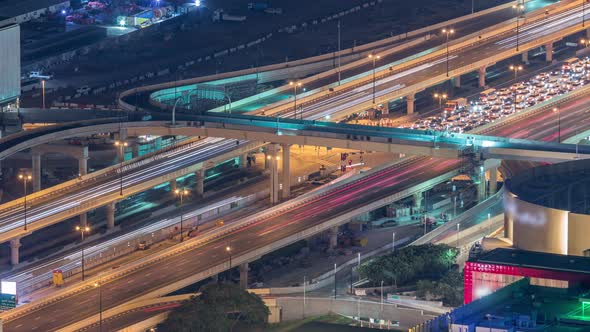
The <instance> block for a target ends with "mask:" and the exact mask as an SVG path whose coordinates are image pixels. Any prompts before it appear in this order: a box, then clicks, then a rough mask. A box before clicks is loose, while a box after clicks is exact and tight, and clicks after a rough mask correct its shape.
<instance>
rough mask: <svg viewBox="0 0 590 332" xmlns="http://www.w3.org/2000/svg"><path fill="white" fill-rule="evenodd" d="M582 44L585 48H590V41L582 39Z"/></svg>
mask: <svg viewBox="0 0 590 332" xmlns="http://www.w3.org/2000/svg"><path fill="white" fill-rule="evenodd" d="M580 44H582V45H584V47H588V46H589V45H590V40H587V39H580Z"/></svg>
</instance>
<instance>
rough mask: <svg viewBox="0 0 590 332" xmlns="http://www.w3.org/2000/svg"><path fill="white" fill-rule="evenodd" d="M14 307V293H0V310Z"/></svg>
mask: <svg viewBox="0 0 590 332" xmlns="http://www.w3.org/2000/svg"><path fill="white" fill-rule="evenodd" d="M14 308H16V295H12V294H0V310H10V309H14Z"/></svg>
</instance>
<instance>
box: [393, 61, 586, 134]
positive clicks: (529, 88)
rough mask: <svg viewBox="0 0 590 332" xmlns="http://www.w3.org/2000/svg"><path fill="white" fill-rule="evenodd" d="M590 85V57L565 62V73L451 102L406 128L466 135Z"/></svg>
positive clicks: (521, 82) (532, 79)
mask: <svg viewBox="0 0 590 332" xmlns="http://www.w3.org/2000/svg"><path fill="white" fill-rule="evenodd" d="M517 70H518V69H517ZM589 82H590V58H588V57H586V58H583V59H577V58H571V59H569V60H566V61H565V62H564V65H563V66H562V68H561V70H554V71H551V72H543V73H539V74H537V75H536V76H534V77H532V78H531V79H529V80H528V81H520V82H517V83H515V84H512V85H511V86H509V87H506V88H501V89H498V90H496V89H488V90H485V91H483V92H482V93H481V94H480V95H479V97H478V98H476V99H474V100H470V101H468V102H466V103H465V104H464V105H462V104H461V101H460V99H457V100H449V101H447V102H446V103H445V104H444V110H443V111H442V113H440V114H439V115H436V116H430V117H427V118H424V119H420V120H417V121H415V122H414V123H413V124H410V125H406V126H402V128H411V129H418V130H437V131H446V132H453V133H462V132H466V131H469V130H472V129H474V128H476V127H479V126H482V125H485V124H487V123H490V122H494V121H495V120H498V119H500V118H502V117H506V116H510V115H512V114H514V113H516V112H519V111H522V110H524V109H525V108H527V107H531V106H533V105H535V104H538V103H541V102H543V101H546V100H550V99H551V98H554V97H556V96H559V95H562V94H565V93H568V92H570V91H572V90H575V89H577V88H579V87H581V86H583V85H585V84H588V83H589Z"/></svg>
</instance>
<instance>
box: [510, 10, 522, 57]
mask: <svg viewBox="0 0 590 332" xmlns="http://www.w3.org/2000/svg"><path fill="white" fill-rule="evenodd" d="M512 8H514V9H515V10H516V51H517V52H518V49H519V46H520V42H519V37H520V12H521V11H522V10H524V5H523V4H516V5H512Z"/></svg>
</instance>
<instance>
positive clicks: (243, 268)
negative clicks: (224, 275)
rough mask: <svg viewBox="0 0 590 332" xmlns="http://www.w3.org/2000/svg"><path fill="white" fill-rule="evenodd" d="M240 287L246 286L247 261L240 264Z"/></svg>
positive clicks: (244, 287) (245, 287)
mask: <svg viewBox="0 0 590 332" xmlns="http://www.w3.org/2000/svg"><path fill="white" fill-rule="evenodd" d="M240 288H241V289H247V288H248V263H242V264H240Z"/></svg>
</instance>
